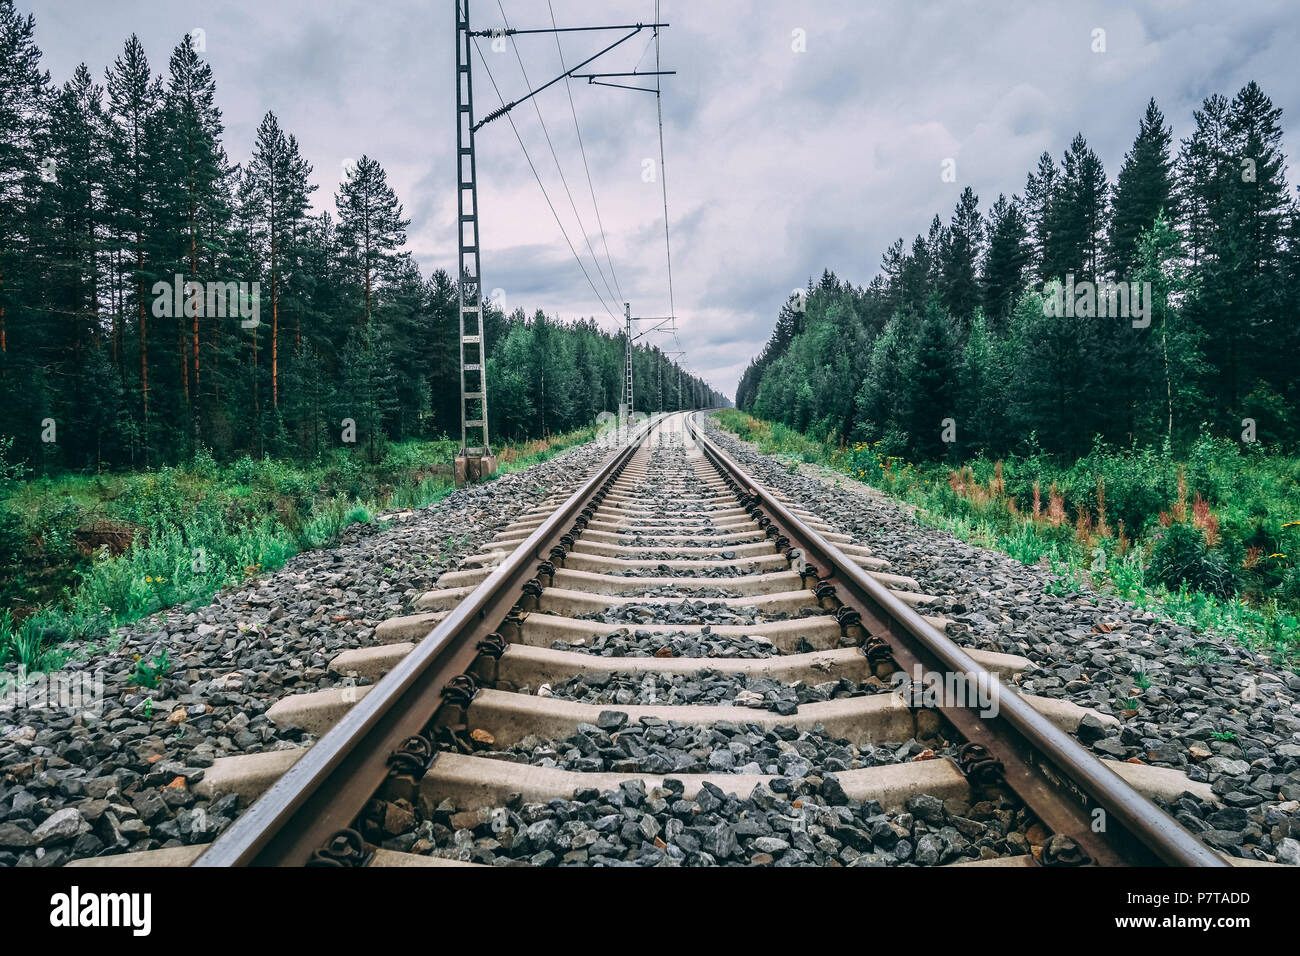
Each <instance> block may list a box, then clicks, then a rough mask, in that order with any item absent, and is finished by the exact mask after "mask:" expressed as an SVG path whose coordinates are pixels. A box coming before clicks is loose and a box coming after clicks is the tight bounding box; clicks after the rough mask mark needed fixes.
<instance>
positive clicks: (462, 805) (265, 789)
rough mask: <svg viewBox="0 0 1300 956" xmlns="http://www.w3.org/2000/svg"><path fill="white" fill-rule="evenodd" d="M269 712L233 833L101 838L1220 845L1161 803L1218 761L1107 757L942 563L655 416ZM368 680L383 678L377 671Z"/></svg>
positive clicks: (339, 856) (1170, 853) (508, 844)
mask: <svg viewBox="0 0 1300 956" xmlns="http://www.w3.org/2000/svg"><path fill="white" fill-rule="evenodd" d="M438 584H439V586H438V589H437V590H434V591H430V592H428V593H426V594H424V595H423V596H422V597H421V598H420V599H419V600H418V601H417V602H416V604H417V607H416V608H415V610H416V612H417V613H415V614H412V615H408V616H405V617H400V618H396V619H393V620H390V621H387V622H385V623H384V624H383V625H381V626H380V627H379V629H378V630H377V633H376V641H377V643H376V644H375V645H374V646H372V647H365V648H361V649H358V650H352V651H347V652H344V653H342V654H341V655H339V656H338V657H336V658H335V659H334V660H333V661H332V662H331V664H330V670H331V671H332V672H334V673H335V674H337V675H339V676H340V678H350V679H353V680H355V682H357V683H358V684H359V685H360V686H339V687H335V688H332V689H329V690H325V691H317V692H313V693H308V694H300V695H295V696H290V697H286V698H284V699H282V700H280V701H279V702H278V703H277V704H275V705H274V706H273V707H272V708H271V709H270V710H269V711H268V714H267V716H268V717H269V718H270V719H271V720H272V721H274V722H275V723H276V724H277V725H281V726H294V727H298V728H301V729H302V730H304V731H306V732H309V733H311V734H313V735H317V737H318V739H317V740H316V742H315V743H314V744H313V745H312V746H310V747H302V748H296V749H292V750H277V751H271V752H268V753H257V754H249V755H241V756H234V757H226V758H222V759H220V760H218V761H217V762H216V763H215V764H214V766H213V767H211V768H210V769H209V770H208V772H207V774H206V775H205V777H204V779H203V781H202V782H201V783H200V784H199V788H200V790H201V792H203V793H204V794H205V795H216V794H219V793H220V794H230V793H234V794H238V796H239V798H240V800H241V802H242V803H245V804H246V805H247V808H246V809H245V810H244V812H243V813H242V814H241V815H240V817H239V818H238V819H237V820H236V821H235V822H234V824H232V825H231V826H230V827H229V828H228V829H227V830H226V832H225V833H223V834H222V835H221V836H220V837H219V838H218V839H217V840H216V841H215V842H214V843H213V844H211V845H210V846H200V847H179V848H175V849H164V850H155V851H148V852H145V853H139V854H131V855H128V856H126V857H121V856H119V857H99V858H95V859H93V860H85V861H79V863H81V864H82V865H107V866H112V865H123V864H129V863H136V862H138V863H141V864H150V865H157V864H160V863H161V864H175V865H189V864H193V865H199V866H232V865H249V864H256V865H307V864H317V865H334V866H356V865H369V866H385V865H387V866H416V865H433V866H438V865H458V864H464V863H475V862H492V863H505V862H518V863H534V864H538V865H550V864H557V863H572V864H580V863H611V864H612V863H624V864H626V863H634V864H640V865H653V864H665V865H673V864H678V865H680V864H685V865H698V864H710V863H739V864H751V865H752V864H765V863H776V864H786V865H789V864H823V865H825V864H834V865H846V864H854V863H856V864H858V865H865V864H877V865H878V864H881V863H921V864H926V865H936V864H949V863H957V864H979V863H983V864H989V865H1017V866H1021V865H1023V866H1034V865H1049V866H1050V865H1061V866H1070V865H1082V864H1089V863H1092V864H1099V865H1150V864H1171V865H1196V866H1216V865H1225V860H1223V859H1222V858H1220V857H1219V856H1218V855H1217V854H1216V853H1214V852H1213V851H1211V850H1210V849H1209V848H1207V847H1206V846H1205V845H1203V844H1202V843H1201V842H1200V841H1199V840H1198V839H1197V838H1195V837H1194V836H1192V835H1191V834H1190V833H1188V832H1187V831H1185V830H1184V829H1182V828H1181V827H1180V826H1179V825H1178V824H1177V823H1176V822H1175V821H1174V820H1173V819H1172V818H1171V817H1170V816H1168V815H1167V814H1165V813H1164V812H1163V811H1162V810H1160V809H1159V808H1157V807H1156V806H1155V804H1154V803H1152V802H1151V799H1150V797H1152V796H1161V797H1164V798H1166V799H1170V800H1172V799H1175V798H1176V797H1177V796H1178V794H1180V793H1182V792H1184V791H1192V792H1194V793H1196V794H1197V795H1198V796H1200V797H1201V798H1203V799H1213V796H1212V794H1210V792H1209V788H1208V786H1206V785H1204V784H1195V783H1193V782H1192V781H1190V780H1189V779H1188V778H1187V777H1186V776H1185V775H1183V774H1181V773H1179V772H1177V771H1172V770H1166V769H1160V768H1154V767H1149V766H1145V765H1136V764H1127V763H1113V762H1109V761H1102V760H1099V759H1097V758H1096V757H1095V756H1093V755H1092V754H1091V753H1090V752H1089V751H1087V750H1086V749H1085V748H1083V747H1082V746H1080V744H1079V743H1078V742H1077V741H1076V740H1075V739H1074V738H1073V737H1072V736H1071V735H1070V732H1071V731H1073V730H1074V729H1075V728H1076V727H1077V726H1078V724H1079V722H1080V721H1081V720H1082V719H1083V718H1084V717H1085V716H1086V715H1088V714H1093V716H1095V717H1097V718H1098V719H1100V720H1102V721H1110V722H1113V720H1114V719H1113V718H1110V717H1107V716H1105V715H1100V714H1096V713H1095V712H1093V711H1089V710H1086V709H1085V708H1081V707H1078V706H1076V705H1073V704H1070V703H1068V702H1064V701H1060V700H1049V699H1046V698H1034V697H1031V696H1029V695H1024V694H1020V693H1018V692H1016V690H1015V685H1016V680H1017V675H1018V674H1020V673H1022V672H1024V671H1025V670H1027V669H1029V668H1030V667H1031V666H1032V665H1031V663H1030V662H1029V661H1028V660H1025V659H1023V658H1019V657H1015V656H1012V655H1006V654H994V653H989V652H975V651H970V650H963V648H962V647H961V646H960V645H959V644H958V643H956V642H955V641H954V640H953V639H952V638H950V637H949V636H948V635H947V634H946V631H947V630H948V629H949V627H950V623H951V622H948V621H946V620H944V619H943V618H942V617H938V616H935V615H934V614H932V613H927V605H929V604H930V603H931V602H932V599H930V598H929V597H928V596H927V595H925V594H923V593H921V590H922V589H921V586H920V585H919V584H918V583H917V582H916V581H914V580H912V579H910V578H907V577H905V576H901V575H897V574H894V573H891V571H890V568H889V564H888V559H887V556H886V555H878V554H874V553H872V552H871V551H870V550H869V549H867V548H865V547H862V546H859V545H856V544H854V543H853V541H852V540H851V539H850V538H849V536H847V535H844V534H839V533H836V532H835V531H834V530H833V529H832V528H831V527H830V526H829V525H828V524H826V523H825V522H824V521H822V520H820V519H819V518H817V517H816V516H815V515H813V514H812V513H811V512H809V511H808V510H806V509H804V508H802V507H799V506H797V505H796V504H794V503H791V502H789V501H786V500H785V499H784V498H782V497H780V496H778V495H776V494H774V493H773V492H771V491H770V490H767V489H765V488H763V487H762V486H761V485H759V484H758V483H757V482H755V481H754V479H753V478H752V477H751V476H749V475H747V474H746V473H745V472H744V471H743V470H742V469H741V468H740V467H739V466H738V465H737V464H736V463H735V462H734V461H733V460H732V459H731V458H729V457H728V456H727V455H726V454H725V453H724V452H723V451H722V450H721V449H719V448H718V447H717V446H715V445H714V444H713V443H712V442H711V441H709V439H708V438H707V436H706V435H705V433H704V431H703V429H702V427H701V426H700V424H699V422H698V421H696V420H694V418H693V416H691V415H689V414H677V415H671V416H665V417H662V418H659V419H655V420H652V421H651V422H650V423H647V424H646V425H644V426H643V427H642V428H641V430H640V431H639V432H638V433H637V434H635V435H633V436H632V439H631V440H630V441H629V442H628V444H627V445H625V446H624V447H621V448H619V449H617V450H616V451H615V452H613V453H612V454H611V455H610V456H609V457H608V458H607V459H606V461H605V462H604V463H603V465H602V466H601V467H599V468H598V469H597V470H596V472H595V473H594V474H592V475H591V477H590V478H589V479H588V480H586V481H585V482H584V483H583V484H582V485H581V487H579V488H577V489H576V490H575V491H574V492H573V493H572V494H569V495H557V496H555V497H554V498H553V499H551V500H548V501H546V502H545V503H543V504H542V505H539V506H538V507H537V508H536V509H534V510H533V511H530V512H525V513H523V514H520V515H519V516H518V518H517V520H516V521H515V522H514V523H513V524H511V525H510V526H508V527H507V528H506V529H505V530H503V531H502V532H500V533H499V534H498V535H497V537H496V538H495V539H494V541H493V542H492V544H491V545H490V546H489V547H488V548H487V549H486V550H485V551H484V552H482V553H481V554H478V555H475V556H474V557H472V558H470V559H468V560H467V561H465V562H463V565H462V567H461V569H459V570H456V571H452V572H449V573H447V574H445V575H443V577H442V578H441V579H440V580H439V582H438ZM367 682H369V683H367Z"/></svg>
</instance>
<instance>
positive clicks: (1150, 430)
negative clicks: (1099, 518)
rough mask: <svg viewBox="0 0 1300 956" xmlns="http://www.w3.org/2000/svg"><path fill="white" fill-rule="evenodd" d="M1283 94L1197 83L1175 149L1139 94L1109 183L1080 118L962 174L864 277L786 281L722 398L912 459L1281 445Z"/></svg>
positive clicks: (1288, 273) (1299, 274) (1288, 309)
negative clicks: (1188, 127) (1196, 96)
mask: <svg viewBox="0 0 1300 956" xmlns="http://www.w3.org/2000/svg"><path fill="white" fill-rule="evenodd" d="M1281 113H1282V111H1281V110H1280V109H1279V108H1277V107H1275V106H1274V105H1273V103H1272V101H1271V100H1270V99H1269V98H1268V97H1267V96H1266V95H1265V94H1264V92H1263V90H1262V89H1261V88H1260V87H1259V85H1258V84H1256V83H1254V82H1251V83H1248V84H1246V86H1244V87H1243V88H1242V89H1241V90H1240V91H1239V92H1238V93H1237V94H1236V96H1234V97H1233V98H1232V99H1231V100H1229V99H1227V98H1226V97H1224V96H1221V95H1218V94H1215V95H1212V96H1209V97H1208V98H1206V99H1205V101H1204V102H1203V103H1202V105H1201V107H1200V109H1198V110H1196V111H1195V112H1194V115H1193V129H1192V132H1191V134H1190V135H1189V136H1188V137H1187V138H1186V139H1183V140H1182V141H1181V142H1180V143H1179V144H1178V148H1177V152H1176V154H1175V152H1174V148H1173V131H1172V129H1171V128H1170V126H1169V125H1168V124H1167V123H1166V121H1165V117H1164V115H1163V114H1162V113H1161V111H1160V109H1159V108H1158V107H1157V105H1156V103H1155V101H1154V100H1152V101H1151V102H1149V103H1148V105H1147V107H1146V110H1145V112H1144V114H1143V115H1142V117H1141V118H1140V120H1139V122H1138V131H1137V136H1136V138H1135V139H1134V141H1133V145H1132V147H1131V149H1129V151H1128V152H1127V153H1126V154H1125V157H1124V161H1123V164H1122V166H1121V167H1120V170H1119V173H1118V175H1117V177H1116V178H1115V180H1114V181H1113V182H1111V181H1110V180H1108V178H1107V176H1106V173H1105V170H1104V168H1103V164H1102V162H1101V160H1100V159H1099V158H1098V156H1097V154H1096V153H1095V152H1094V151H1093V150H1092V149H1091V148H1090V147H1089V146H1088V144H1087V141H1086V140H1085V138H1084V136H1083V134H1082V133H1080V134H1079V135H1077V136H1075V137H1074V139H1073V140H1072V141H1071V142H1070V144H1069V146H1068V147H1067V148H1066V150H1065V152H1064V153H1063V155H1062V156H1061V157H1060V159H1059V160H1057V159H1055V158H1053V157H1052V155H1051V154H1050V153H1048V152H1044V153H1043V154H1042V156H1041V157H1040V159H1039V161H1038V164H1037V167H1036V168H1035V169H1034V170H1033V171H1031V172H1030V173H1029V174H1028V177H1027V179H1026V182H1025V188H1024V191H1023V193H1019V194H1014V195H1012V196H1010V197H1007V196H1006V195H999V196H998V197H997V199H996V201H995V202H994V203H993V204H992V205H991V206H990V207H989V208H988V209H987V211H985V212H983V213H981V210H980V203H979V199H978V197H977V196H976V195H975V194H974V193H973V191H972V190H971V189H970V188H969V187H967V188H965V189H964V190H962V192H961V193H960V196H959V198H958V200H957V203H956V208H955V209H954V211H953V213H952V216H951V218H950V219H949V220H948V221H947V222H946V223H945V222H944V221H943V220H942V219H941V218H940V217H939V216H935V217H934V219H933V221H932V222H931V223H930V226H929V229H928V231H927V232H926V233H925V234H921V235H917V236H916V237H915V239H913V240H912V242H911V243H910V244H908V243H905V242H904V240H903V239H901V238H900V239H899V240H897V241H896V242H894V243H893V244H892V245H891V246H889V248H888V249H887V250H886V251H885V253H884V256H883V258H882V261H881V266H880V272H879V273H878V274H877V275H876V276H875V278H873V279H872V281H871V282H870V284H869V285H868V286H867V287H866V288H862V287H855V286H853V285H851V284H849V283H847V282H844V281H841V280H840V279H839V278H838V277H837V276H836V275H834V273H832V272H830V271H829V270H828V271H826V272H825V273H824V274H823V275H822V277H821V280H820V281H819V282H817V283H816V284H814V283H813V282H812V281H810V282H809V285H808V290H807V293H806V294H801V295H796V296H792V297H791V299H790V301H788V302H787V303H786V305H785V306H784V307H783V308H782V309H781V312H780V314H779V316H778V319H777V323H776V326H775V329H774V331H773V333H772V336H771V338H770V340H769V341H768V343H767V344H766V346H765V348H764V349H763V351H762V353H761V354H760V355H758V356H757V357H756V358H755V359H754V360H753V361H752V362H751V364H750V365H749V367H748V368H747V369H746V371H745V373H744V376H743V378H742V379H741V382H740V385H739V388H738V393H737V396H736V403H737V405H738V406H739V407H741V408H744V409H746V410H747V411H751V412H753V413H754V414H756V415H758V416H759V417H762V418H766V419H769V420H775V421H780V422H783V423H785V424H787V425H790V426H793V427H795V428H798V429H800V430H803V431H808V432H810V433H812V434H815V435H817V436H818V437H826V436H838V437H839V438H841V439H844V440H849V441H865V442H872V443H874V442H880V443H881V446H882V447H883V448H884V449H885V450H886V451H887V453H890V454H897V455H908V456H913V457H916V458H940V457H958V458H960V457H969V456H971V455H974V454H978V453H981V452H982V453H987V454H998V455H1001V454H1006V453H1011V452H1017V451H1020V452H1025V451H1029V450H1033V449H1038V448H1041V449H1042V450H1044V451H1047V452H1050V453H1053V454H1055V455H1058V456H1060V457H1063V458H1068V457H1078V456H1080V455H1082V454H1084V453H1086V452H1087V450H1088V449H1089V448H1090V447H1091V446H1092V445H1093V444H1094V442H1095V441H1096V440H1097V439H1098V437H1100V438H1101V440H1103V441H1105V442H1107V443H1111V444H1114V445H1119V446H1124V447H1132V446H1137V445H1155V446H1160V445H1163V444H1164V443H1165V442H1169V443H1170V444H1171V446H1173V447H1179V446H1181V445H1184V444H1185V443H1186V442H1187V441H1188V440H1189V439H1191V438H1192V437H1194V436H1195V435H1197V434H1199V433H1200V432H1202V431H1203V430H1205V429H1207V428H1208V430H1210V431H1211V432H1213V433H1216V434H1219V435H1227V436H1231V437H1232V438H1234V439H1235V440H1242V441H1246V442H1249V441H1252V440H1259V441H1265V442H1272V443H1281V444H1283V445H1294V444H1295V443H1296V440H1297V436H1298V433H1300V417H1298V414H1297V412H1298V409H1300V373H1298V371H1297V356H1298V355H1300V321H1298V319H1300V315H1298V311H1300V305H1298V300H1300V208H1298V206H1297V202H1296V197H1295V194H1294V193H1293V192H1292V190H1291V187H1290V186H1289V185H1288V183H1287V178H1286V166H1285V157H1284V156H1283V153H1282V142H1281V141H1282V133H1281ZM1108 284H1113V285H1108ZM1148 284H1149V285H1148ZM1147 288H1149V291H1150V297H1149V299H1148V300H1146V301H1142V298H1144V297H1143V295H1142V293H1144V292H1145V291H1146V289H1147ZM1135 290H1136V292H1135ZM1126 299H1128V300H1129V301H1128V302H1127V303H1125V300H1126ZM1125 304H1127V306H1128V308H1127V309H1125V308H1124V306H1125ZM1063 307H1064V308H1063ZM1118 313H1123V314H1118Z"/></svg>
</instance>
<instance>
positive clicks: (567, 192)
mask: <svg viewBox="0 0 1300 956" xmlns="http://www.w3.org/2000/svg"><path fill="white" fill-rule="evenodd" d="M497 9H498V10H500V11H501V20H502V22H503V23H505V27H506V29H507V30H509V29H510V21H509V19H507V18H506V10H505V7H504V6H502V4H501V0H497ZM552 26H554V24H552ZM559 40H560V36H559V34H558V33H557V34H556V35H555V41H556V42H557V43H558V42H559ZM511 46H512V47H513V48H514V51H515V59H516V60H518V61H519V72H520V73H522V74H523V76H524V87H525V88H526V89H532V86H533V84H532V81H531V80H529V79H528V70H527V69H526V68H525V67H524V58H523V56H522V55H521V54H520V52H519V44H518V43H515V42H513V41H512V42H511ZM564 86H565V89H566V90H567V89H568V86H569V84H567V83H566V84H564ZM532 104H533V110H534V111H535V112H536V113H537V122H538V123H540V124H541V126H542V135H543V136H545V137H546V145H547V147H548V148H549V149H550V151H551V159H553V160H554V161H555V171H556V172H557V173H559V174H560V182H561V184H563V186H564V193H565V195H566V196H568V197H569V206H570V208H571V209H573V216H574V218H575V219H577V220H578V229H579V230H581V231H582V238H583V241H584V242H586V243H587V251H588V252H590V253H591V261H592V262H594V263H595V264H596V272H597V274H599V276H600V281H601V282H603V283H604V285H605V291H606V292H608V293H609V297H610V298H611V299H615V296H614V290H613V289H611V288H610V286H609V279H607V278H606V277H605V270H603V269H602V268H601V267H600V259H599V258H597V256H596V250H595V249H594V248H592V245H591V236H589V235H588V234H587V227H586V226H585V225H583V222H582V214H581V213H579V212H578V204H577V203H576V202H575V201H574V199H573V192H572V190H570V189H569V180H568V178H567V177H565V175H564V168H563V167H562V166H561V165H560V157H559V154H558V153H556V151H555V144H554V143H553V142H552V141H551V131H550V130H549V129H547V127H546V120H545V119H543V118H542V107H541V105H540V104H539V103H538V102H537V99H536V98H534V99H533V100H532ZM575 121H576V115H575ZM620 300H621V297H619V298H618V299H615V303H616V304H617V302H618V301H620Z"/></svg>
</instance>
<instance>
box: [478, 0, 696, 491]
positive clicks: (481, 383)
mask: <svg viewBox="0 0 1300 956" xmlns="http://www.w3.org/2000/svg"><path fill="white" fill-rule="evenodd" d="M454 2H455V5H456V184H457V190H456V210H457V216H456V234H457V244H458V246H459V256H458V265H459V271H458V273H457V283H456V284H457V286H458V287H459V290H460V292H459V295H458V299H459V313H460V455H459V456H457V458H456V470H455V478H456V484H457V485H465V484H468V483H470V482H475V481H479V480H480V479H482V478H486V477H488V476H489V475H491V474H492V473H493V472H494V471H496V458H495V456H494V455H493V454H492V445H491V442H490V441H489V439H488V403H487V355H488V352H487V342H486V341H485V339H484V336H483V296H482V292H483V281H482V276H481V274H480V271H479V252H480V249H481V244H480V237H479V228H478V170H477V159H476V154H475V151H474V136H475V134H476V133H477V132H478V131H479V129H481V128H482V127H483V126H485V125H486V124H488V123H490V122H492V121H493V120H495V119H500V118H501V117H502V116H505V115H506V114H507V113H508V112H510V111H511V110H512V109H514V108H515V107H516V106H518V105H519V104H520V103H525V102H527V101H528V100H530V99H532V98H533V97H534V96H536V95H537V94H538V93H540V92H542V90H544V89H546V88H547V87H550V86H554V85H555V84H556V83H558V82H560V81H561V80H563V79H565V78H566V77H570V76H574V75H575V74H577V71H578V70H580V69H582V68H583V67H584V66H586V65H587V64H589V63H591V62H592V61H593V60H595V59H597V58H598V57H600V56H603V55H604V54H606V53H608V52H609V51H610V50H612V49H614V48H615V47H616V46H619V45H620V44H622V43H625V42H626V41H628V40H630V39H632V37H634V36H636V35H637V34H639V33H640V32H641V31H642V30H647V29H648V30H655V31H658V30H660V29H662V28H663V27H666V26H668V24H666V23H625V24H617V25H611V26H600V27H550V28H547V29H535V30H515V29H510V28H505V29H494V30H471V29H470V25H469V3H470V0H454ZM595 30H626V31H629V32H628V33H626V34H625V35H624V36H622V37H621V38H619V39H617V40H615V41H614V42H613V43H611V44H609V45H608V46H607V47H605V48H604V49H603V50H601V51H600V52H599V53H595V54H593V55H592V56H589V57H587V58H586V59H585V60H583V61H582V62H581V63H579V64H577V65H576V66H574V67H572V68H571V69H568V70H565V71H564V72H563V73H561V74H560V75H559V76H557V77H555V79H553V80H551V81H549V82H547V83H543V84H542V85H541V86H539V87H537V88H536V89H535V90H532V91H531V92H529V93H527V94H525V95H524V96H521V97H520V98H519V99H517V100H514V101H513V102H510V103H506V104H504V105H503V106H502V107H501V108H500V109H497V110H493V111H492V112H490V113H488V114H487V116H485V117H483V119H481V120H479V121H478V122H477V123H476V122H475V121H474V74H473V69H472V65H473V64H472V60H471V55H470V54H471V52H472V50H471V48H472V47H473V45H474V43H475V38H477V37H492V38H493V39H494V40H495V39H497V38H503V37H514V36H519V35H523V34H538V33H553V34H555V33H581V32H588V31H595ZM672 72H673V71H671V70H653V71H644V72H640V73H637V72H633V73H631V74H629V73H583V74H580V76H581V77H582V78H584V79H586V80H587V82H588V83H589V84H596V85H603V86H619V85H621V84H616V83H599V82H598V81H599V80H601V79H603V78H606V77H625V76H664V75H669V74H670V73H672ZM628 88H631V89H638V87H628ZM629 314H630V313H629ZM629 328H630V326H629ZM631 350H632V344H631V336H630V335H629V336H628V369H629V371H628V379H627V391H628V407H629V414H630V411H631V386H632V378H631V371H630V369H631ZM471 439H473V441H471Z"/></svg>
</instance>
